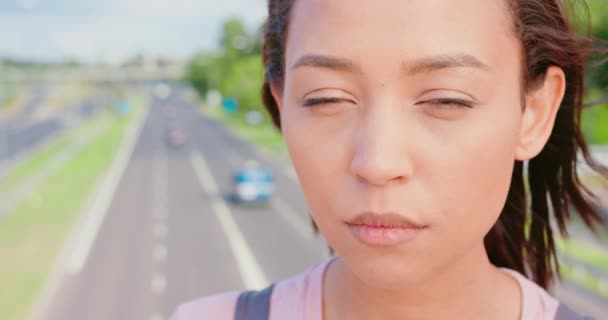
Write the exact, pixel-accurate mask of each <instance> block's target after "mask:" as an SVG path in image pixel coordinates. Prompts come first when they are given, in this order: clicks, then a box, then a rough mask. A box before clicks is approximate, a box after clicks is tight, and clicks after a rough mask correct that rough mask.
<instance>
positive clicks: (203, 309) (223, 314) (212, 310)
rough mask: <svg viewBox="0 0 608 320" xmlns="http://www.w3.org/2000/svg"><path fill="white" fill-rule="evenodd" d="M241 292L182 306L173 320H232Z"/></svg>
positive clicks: (203, 299) (200, 299) (198, 300)
mask: <svg viewBox="0 0 608 320" xmlns="http://www.w3.org/2000/svg"><path fill="white" fill-rule="evenodd" d="M239 294H240V292H236V291H235V292H226V293H221V294H216V295H212V296H207V297H203V298H199V299H197V300H193V301H190V302H187V303H184V304H182V305H180V306H179V307H178V308H177V310H175V312H174V313H173V315H172V316H171V320H194V319H217V320H230V319H232V318H233V316H234V307H235V305H236V300H237V298H238V296H239Z"/></svg>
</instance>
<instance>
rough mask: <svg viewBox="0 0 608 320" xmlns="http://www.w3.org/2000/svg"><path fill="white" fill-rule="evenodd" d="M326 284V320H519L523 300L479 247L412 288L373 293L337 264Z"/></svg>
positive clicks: (328, 273)
mask: <svg viewBox="0 0 608 320" xmlns="http://www.w3.org/2000/svg"><path fill="white" fill-rule="evenodd" d="M325 283H326V286H325V289H324V292H325V294H326V299H325V301H326V308H325V310H324V314H325V316H324V319H325V320H335V319H353V320H354V319H369V320H372V319H448V318H452V319H460V318H462V319H471V318H492V319H498V318H497V315H501V314H502V315H504V316H505V317H504V319H517V317H518V315H519V309H520V300H521V299H520V293H519V285H518V284H517V283H516V281H515V280H514V279H512V278H511V277H510V276H508V275H506V274H505V273H504V272H502V271H500V270H498V269H497V268H496V267H494V266H493V265H492V264H491V263H490V261H489V260H488V258H487V255H486V253H485V250H484V248H483V245H482V246H481V248H475V249H473V250H471V252H470V253H469V254H468V255H466V256H465V257H463V258H461V259H459V260H458V261H457V262H456V263H454V264H452V265H450V266H449V267H447V268H445V270H442V271H441V272H439V273H438V274H436V275H434V276H433V277H432V278H431V279H429V280H428V281H425V282H423V283H421V284H418V285H416V286H400V287H399V288H398V289H391V290H387V289H384V288H378V287H374V286H373V285H369V284H367V283H365V282H363V281H362V280H361V279H359V278H358V277H357V276H356V275H355V274H353V273H352V272H351V271H349V270H348V267H347V266H345V264H344V262H343V260H342V259H341V258H337V259H336V260H334V262H333V263H332V264H331V265H330V266H329V267H328V270H327V272H326V281H325ZM482 315H486V316H487V317H484V316H482ZM501 319H502V318H501Z"/></svg>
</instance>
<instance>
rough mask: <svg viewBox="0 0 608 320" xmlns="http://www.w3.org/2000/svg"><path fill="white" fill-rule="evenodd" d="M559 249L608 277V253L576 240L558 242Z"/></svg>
mask: <svg viewBox="0 0 608 320" xmlns="http://www.w3.org/2000/svg"><path fill="white" fill-rule="evenodd" d="M556 244H557V249H558V250H559V251H560V252H561V253H563V254H565V255H567V256H569V257H571V258H573V259H576V260H579V261H581V262H584V263H586V264H590V265H593V266H595V267H597V268H598V269H600V270H603V271H605V272H606V275H607V276H608V252H605V251H603V250H600V249H598V248H594V247H591V246H588V245H586V244H584V243H581V242H579V241H577V240H576V239H562V240H557V242H556Z"/></svg>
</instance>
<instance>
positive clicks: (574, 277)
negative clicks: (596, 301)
mask: <svg viewBox="0 0 608 320" xmlns="http://www.w3.org/2000/svg"><path fill="white" fill-rule="evenodd" d="M560 270H561V274H562V277H563V278H564V279H566V280H568V281H570V282H572V283H574V284H576V285H577V286H579V287H582V288H584V289H586V290H587V291H589V292H591V293H593V294H595V295H597V296H599V297H602V298H604V299H608V283H605V282H604V283H603V284H602V282H601V280H600V279H597V278H596V277H594V276H593V275H590V274H587V273H580V272H577V271H576V270H575V269H574V268H573V267H571V266H569V265H563V264H562V265H561V266H560ZM604 281H606V280H604Z"/></svg>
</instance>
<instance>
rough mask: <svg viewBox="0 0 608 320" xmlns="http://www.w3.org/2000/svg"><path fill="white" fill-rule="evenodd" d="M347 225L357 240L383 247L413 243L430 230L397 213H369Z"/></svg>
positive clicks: (348, 222)
mask: <svg viewBox="0 0 608 320" xmlns="http://www.w3.org/2000/svg"><path fill="white" fill-rule="evenodd" d="M345 223H346V225H347V226H348V228H349V230H350V231H351V233H352V234H353V236H354V237H355V238H356V239H357V240H359V241H360V242H362V243H364V244H366V245H370V246H381V247H385V246H395V245H400V244H404V243H407V242H411V241H413V240H415V239H416V238H417V237H418V236H419V235H420V233H422V232H424V231H425V230H426V229H427V228H428V226H426V225H423V224H421V223H418V222H415V221H413V220H412V219H409V218H407V217H405V216H403V215H400V214H397V213H373V212H367V213H364V214H361V215H359V216H357V217H356V218H354V219H352V220H350V221H347V222H345Z"/></svg>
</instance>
